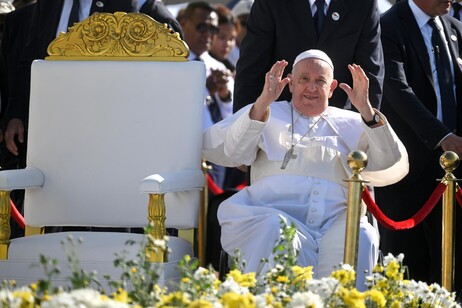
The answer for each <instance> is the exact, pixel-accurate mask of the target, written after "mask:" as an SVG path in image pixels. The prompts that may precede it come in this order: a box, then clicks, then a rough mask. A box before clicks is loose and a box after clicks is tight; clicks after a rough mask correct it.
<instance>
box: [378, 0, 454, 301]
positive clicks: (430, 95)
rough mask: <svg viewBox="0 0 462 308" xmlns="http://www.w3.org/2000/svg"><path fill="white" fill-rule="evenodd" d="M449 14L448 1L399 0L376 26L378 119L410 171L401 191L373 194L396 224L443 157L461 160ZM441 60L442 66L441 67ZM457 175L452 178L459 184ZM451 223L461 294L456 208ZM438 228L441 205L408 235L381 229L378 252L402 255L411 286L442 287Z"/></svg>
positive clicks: (422, 194)
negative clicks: (400, 146)
mask: <svg viewBox="0 0 462 308" xmlns="http://www.w3.org/2000/svg"><path fill="white" fill-rule="evenodd" d="M449 7H450V1H440V0H413V1H412V0H402V1H400V2H398V3H396V4H395V5H394V6H393V7H392V8H391V9H390V10H388V11H387V12H386V13H385V14H384V15H383V16H382V18H381V27H382V37H381V38H382V44H383V50H384V57H385V81H384V95H383V100H382V112H383V113H384V114H385V115H386V116H387V118H388V120H389V122H390V124H391V125H392V126H393V128H394V130H395V132H396V133H397V134H398V137H399V138H400V139H401V140H402V141H403V143H404V145H405V146H406V149H407V151H408V154H409V161H410V163H409V165H410V170H409V174H408V175H407V176H406V177H405V178H404V179H403V180H402V181H400V182H399V183H397V184H394V185H391V186H388V187H383V188H376V189H375V195H376V202H377V204H378V205H379V206H380V207H381V208H382V210H383V212H384V213H385V214H386V215H387V216H388V217H390V218H392V219H394V220H397V221H400V220H404V219H407V218H410V217H411V216H412V215H414V214H415V213H416V212H417V211H418V210H419V209H421V208H422V206H423V205H424V203H425V202H426V201H427V200H428V198H429V197H430V195H431V194H432V192H433V191H434V190H435V188H436V186H437V184H438V182H437V179H441V178H442V177H443V176H444V171H443V170H442V168H441V167H440V166H439V163H438V161H439V157H440V156H441V154H442V153H443V151H449V150H450V151H454V152H456V153H457V154H458V155H459V157H462V138H461V133H462V130H461V129H462V117H461V115H462V60H461V58H460V52H461V50H462V24H461V23H459V22H458V21H456V20H455V19H453V18H452V17H449V16H447V15H445V14H446V13H447V12H448V11H449ZM437 40H440V41H439V43H438V41H437ZM448 56H449V57H448ZM444 59H446V60H448V61H447V65H442V62H441V61H443V60H444ZM444 72H447V75H446V77H444V78H443V73H444ZM454 99H455V101H454ZM459 169H460V168H459ZM460 171H461V170H458V173H457V170H456V176H457V177H458V178H460V176H461V172H460ZM455 216H456V226H455V230H456V238H455V247H456V258H455V260H456V265H455V291H459V292H460V290H461V288H462V232H460V231H461V230H462V229H461V228H462V211H461V208H460V207H459V206H456V209H455ZM441 227H442V225H441V204H440V205H439V206H437V207H436V208H435V209H434V210H433V211H432V213H430V215H428V216H427V218H426V219H425V220H424V221H423V222H422V223H421V224H419V225H417V226H416V227H414V228H412V229H410V230H405V231H390V230H387V229H384V228H381V230H380V234H381V250H382V251H383V252H384V253H388V252H391V253H393V254H398V253H404V256H405V257H404V263H405V264H406V265H407V266H408V267H409V274H410V277H411V278H413V279H416V280H422V281H426V282H438V283H441Z"/></svg>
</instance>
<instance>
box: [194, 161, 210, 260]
mask: <svg viewBox="0 0 462 308" xmlns="http://www.w3.org/2000/svg"><path fill="white" fill-rule="evenodd" d="M211 168H212V167H210V166H209V165H207V163H206V162H205V161H202V171H203V172H204V180H205V184H204V189H203V190H202V194H201V204H200V208H199V226H198V228H197V237H198V238H199V240H198V243H197V256H198V258H199V264H200V266H205V265H206V264H205V254H206V248H207V246H206V245H207V213H208V209H209V207H208V205H209V189H208V185H207V171H208V170H210V169H211Z"/></svg>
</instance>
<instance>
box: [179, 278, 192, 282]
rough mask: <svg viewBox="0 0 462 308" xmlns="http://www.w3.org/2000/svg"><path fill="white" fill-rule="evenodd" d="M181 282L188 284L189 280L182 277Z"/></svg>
mask: <svg viewBox="0 0 462 308" xmlns="http://www.w3.org/2000/svg"><path fill="white" fill-rule="evenodd" d="M181 282H183V283H190V282H191V279H189V278H188V277H183V278H182V279H181Z"/></svg>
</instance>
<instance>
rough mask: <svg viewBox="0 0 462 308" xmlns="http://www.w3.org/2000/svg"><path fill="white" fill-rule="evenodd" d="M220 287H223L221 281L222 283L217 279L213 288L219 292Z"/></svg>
mask: <svg viewBox="0 0 462 308" xmlns="http://www.w3.org/2000/svg"><path fill="white" fill-rule="evenodd" d="M220 285H221V281H220V280H219V279H215V280H214V281H213V288H214V289H215V290H218V289H219V288H220Z"/></svg>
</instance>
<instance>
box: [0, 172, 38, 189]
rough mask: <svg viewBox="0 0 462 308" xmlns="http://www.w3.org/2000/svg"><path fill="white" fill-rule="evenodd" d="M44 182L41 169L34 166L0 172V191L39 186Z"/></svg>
mask: <svg viewBox="0 0 462 308" xmlns="http://www.w3.org/2000/svg"><path fill="white" fill-rule="evenodd" d="M43 182H44V176H43V173H42V171H40V170H39V169H37V168H34V167H26V169H17V170H4V171H1V172H0V191H11V190H14V189H27V188H40V187H42V185H43Z"/></svg>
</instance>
